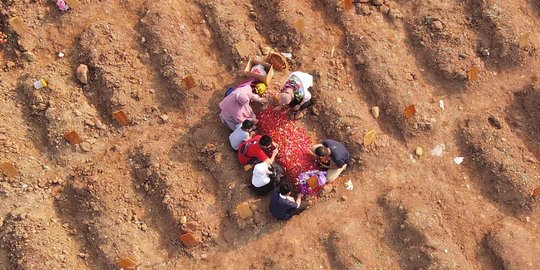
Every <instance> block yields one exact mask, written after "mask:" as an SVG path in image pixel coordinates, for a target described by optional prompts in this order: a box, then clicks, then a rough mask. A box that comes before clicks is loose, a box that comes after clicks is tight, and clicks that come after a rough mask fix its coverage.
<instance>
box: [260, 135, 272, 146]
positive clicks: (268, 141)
mask: <svg viewBox="0 0 540 270" xmlns="http://www.w3.org/2000/svg"><path fill="white" fill-rule="evenodd" d="M259 144H260V145H261V146H265V147H268V146H270V145H272V138H270V136H268V135H262V137H261V139H260V140H259Z"/></svg>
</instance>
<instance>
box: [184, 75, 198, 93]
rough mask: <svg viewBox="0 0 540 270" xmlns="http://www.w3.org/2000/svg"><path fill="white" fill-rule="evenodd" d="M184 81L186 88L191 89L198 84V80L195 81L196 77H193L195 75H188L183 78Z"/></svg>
mask: <svg viewBox="0 0 540 270" xmlns="http://www.w3.org/2000/svg"><path fill="white" fill-rule="evenodd" d="M182 83H183V84H184V87H185V88H186V90H189V89H191V88H193V87H195V86H197V82H195V79H193V76H191V75H190V76H186V77H184V78H183V79H182Z"/></svg>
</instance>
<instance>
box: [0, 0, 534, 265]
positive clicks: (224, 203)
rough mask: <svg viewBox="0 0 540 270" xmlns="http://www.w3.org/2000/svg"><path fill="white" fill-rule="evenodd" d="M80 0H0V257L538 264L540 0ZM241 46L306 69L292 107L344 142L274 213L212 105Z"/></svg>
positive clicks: (69, 261) (322, 133) (236, 70)
mask: <svg viewBox="0 0 540 270" xmlns="http://www.w3.org/2000/svg"><path fill="white" fill-rule="evenodd" d="M79 1H80V3H81V5H80V6H79V7H77V8H74V9H72V10H70V11H68V12H66V13H63V12H60V11H59V10H58V9H57V8H56V7H55V1H45V0H1V1H0V10H1V14H0V31H3V32H6V33H9V34H10V40H9V42H8V44H6V45H0V68H1V72H0V116H1V118H0V145H1V147H0V151H1V153H0V162H10V163H11V164H13V165H14V166H15V167H16V169H17V170H18V173H17V174H16V175H15V176H13V177H8V176H7V175H5V174H0V202H1V205H2V207H0V269H117V268H118V267H117V266H116V264H117V262H118V261H119V260H120V259H121V258H125V257H131V258H133V259H134V260H136V261H138V262H140V266H139V268H140V269H290V268H296V269H516V270H523V269H538V268H540V237H538V235H539V234H540V227H539V225H540V215H539V214H540V210H539V207H538V198H533V197H532V193H533V190H534V189H535V188H536V187H538V186H540V178H539V177H540V164H539V162H538V160H539V159H540V84H539V82H538V76H539V75H540V74H539V73H540V71H539V61H538V60H539V59H538V46H539V44H540V43H539V39H540V35H539V32H538V29H540V1H538V0H487V1H486V0H412V1H411V0H384V1H368V0H360V1H358V0H357V1H353V2H354V3H353V5H352V7H351V8H349V6H348V5H347V3H345V4H343V3H344V2H347V1H344V2H341V1H336V0H314V1H308V0H252V1H249V0H247V1H239V0H215V1H206V0H191V1H183V0H175V1H173V0H154V1H142V0H129V1H128V0H116V1H114V0H99V1H97V0H79ZM14 17H19V18H20V19H22V21H23V24H24V25H25V27H26V31H24V32H21V33H20V35H15V34H14V32H13V28H12V27H10V23H9V21H10V19H13V18H14ZM239 42H245V43H244V44H245V45H247V46H246V48H247V57H256V56H262V55H263V51H264V48H265V47H272V48H274V49H276V50H280V51H283V52H290V53H292V55H293V57H292V60H291V61H290V63H289V64H290V66H289V71H293V70H302V71H306V72H310V73H312V74H314V75H315V78H316V81H315V85H316V86H315V90H314V96H315V97H316V101H317V102H316V105H315V107H314V108H313V110H312V111H311V112H310V114H308V116H307V117H305V118H304V119H303V120H302V121H300V124H301V125H303V126H305V127H306V129H307V130H308V132H309V134H310V136H311V137H312V139H313V142H316V141H318V140H320V139H324V138H335V139H338V140H341V141H343V142H344V143H345V144H346V145H347V146H348V147H349V148H350V150H351V152H352V155H353V157H354V162H353V164H352V165H351V166H350V167H349V168H348V169H347V170H346V172H345V173H344V175H343V176H342V177H341V178H340V179H338V180H336V182H334V183H333V184H332V185H331V186H327V187H326V188H325V189H324V190H323V193H322V194H321V196H320V197H319V198H318V199H317V200H315V199H314V198H312V199H311V201H312V203H313V204H312V206H311V207H310V208H309V209H308V210H307V211H306V212H304V213H303V214H302V215H300V216H297V217H294V218H293V219H292V220H290V221H288V222H278V221H275V220H274V219H272V217H271V216H270V215H269V212H268V211H267V204H268V198H267V197H265V198H259V197H257V196H256V195H255V194H253V193H251V192H250V191H249V189H248V188H247V183H248V182H247V181H249V179H250V175H249V173H248V172H244V171H243V169H242V168H241V166H240V165H239V164H238V162H237V161H236V157H235V153H234V152H233V151H232V150H231V149H230V148H229V146H228V140H227V135H228V132H227V130H226V129H225V128H224V127H223V126H222V125H221V124H220V122H219V120H218V116H217V115H218V113H219V112H218V109H217V104H218V103H219V101H220V98H221V97H222V95H223V92H224V90H225V89H226V87H227V86H229V85H231V84H233V83H234V82H235V81H238V80H239V79H240V75H241V71H242V69H243V67H244V65H245V63H246V59H247V58H246V55H245V54H246V52H239V51H238V50H237V49H236V48H237V47H236V45H237V44H238V43H239ZM60 52H62V53H63V54H65V56H64V57H59V56H58V54H59V53H60ZM80 64H85V65H87V66H88V67H89V77H88V81H89V82H88V84H87V85H83V84H81V83H80V82H79V80H78V79H77V76H76V75H75V74H76V72H75V71H76V69H77V67H78V66H79V65H80ZM471 70H472V72H471ZM476 70H477V71H478V77H477V78H474V77H475V74H473V73H474V71H476ZM289 71H282V72H276V74H275V78H274V79H273V81H272V83H271V85H270V88H271V89H272V91H274V92H276V91H277V90H278V88H279V85H280V84H281V83H282V81H283V79H284V78H285V77H286V75H287V74H288V72H289ZM186 76H193V78H194V79H195V82H196V87H194V88H190V89H188V88H187V87H186V85H185V84H183V81H182V79H183V78H184V77H186ZM39 78H44V79H46V80H47V81H48V82H49V87H48V88H42V89H40V90H35V89H33V87H32V83H33V82H34V81H35V80H37V79H39ZM440 100H442V101H443V102H444V105H445V106H444V109H443V108H441V107H440V102H439V101H440ZM409 105H415V107H416V110H417V112H416V114H415V115H414V116H413V117H411V118H406V117H405V114H404V109H405V107H407V106H409ZM373 106H379V107H380V108H381V115H380V117H379V118H378V119H375V118H374V117H373V116H372V115H371V112H370V110H371V108H372V107H373ZM118 109H122V110H123V111H124V112H126V114H127V115H128V117H129V119H130V120H131V123H130V124H129V125H128V126H124V127H122V126H119V125H118V124H117V122H116V121H115V120H114V119H113V118H112V116H111V113H112V112H113V111H116V110H118ZM369 129H374V130H375V131H376V133H377V138H376V141H375V143H374V144H372V145H370V146H369V147H364V146H363V145H362V137H363V135H364V133H365V132H366V131H367V130H369ZM71 130H74V131H76V132H77V133H78V134H79V135H80V137H81V139H82V140H83V142H82V143H81V144H79V145H70V144H68V143H67V142H66V140H65V139H64V138H63V134H64V133H65V132H67V131H71ZM441 144H443V145H444V150H443V152H442V155H440V156H437V155H432V153H431V150H432V149H434V148H435V147H436V146H438V145H441ZM416 147H422V148H423V149H424V154H423V156H421V157H415V156H414V150H415V148H416ZM455 157H464V161H463V163H461V164H459V165H458V164H456V163H455V162H454V158H455ZM347 180H352V182H353V184H354V189H353V190H346V189H345V187H344V182H345V181H347ZM243 202H249V203H250V205H251V208H252V210H253V212H254V215H253V216H252V217H250V218H247V219H246V220H242V219H240V218H239V217H238V215H237V213H236V211H235V209H236V205H238V204H240V203H243ZM185 231H191V232H193V234H194V236H195V238H196V239H197V240H198V241H199V245H198V246H196V247H193V248H186V247H185V246H184V245H182V243H181V242H180V241H179V240H178V237H179V235H180V233H181V232H185Z"/></svg>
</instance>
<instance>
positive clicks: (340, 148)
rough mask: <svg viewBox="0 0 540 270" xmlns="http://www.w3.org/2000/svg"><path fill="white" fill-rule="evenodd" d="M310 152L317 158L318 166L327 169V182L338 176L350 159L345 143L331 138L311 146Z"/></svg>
mask: <svg viewBox="0 0 540 270" xmlns="http://www.w3.org/2000/svg"><path fill="white" fill-rule="evenodd" d="M311 153H312V154H314V155H316V156H317V157H318V158H319V164H320V166H321V167H323V168H326V169H327V171H326V172H327V174H326V179H327V180H328V182H330V181H334V180H335V179H336V178H338V176H339V175H340V174H341V172H343V170H345V168H347V163H349V162H350V161H351V154H350V153H349V151H348V150H347V148H346V147H345V145H343V144H342V143H340V142H338V141H334V140H331V139H327V140H324V141H322V144H316V145H314V146H312V147H311Z"/></svg>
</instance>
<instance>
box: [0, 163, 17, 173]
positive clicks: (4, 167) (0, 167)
mask: <svg viewBox="0 0 540 270" xmlns="http://www.w3.org/2000/svg"><path fill="white" fill-rule="evenodd" d="M0 171H2V173H3V174H5V175H6V176H8V177H14V176H15V175H17V173H19V170H17V168H15V166H13V164H11V162H9V161H6V162H2V164H0Z"/></svg>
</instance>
